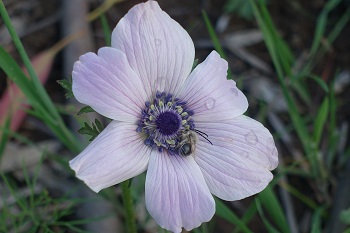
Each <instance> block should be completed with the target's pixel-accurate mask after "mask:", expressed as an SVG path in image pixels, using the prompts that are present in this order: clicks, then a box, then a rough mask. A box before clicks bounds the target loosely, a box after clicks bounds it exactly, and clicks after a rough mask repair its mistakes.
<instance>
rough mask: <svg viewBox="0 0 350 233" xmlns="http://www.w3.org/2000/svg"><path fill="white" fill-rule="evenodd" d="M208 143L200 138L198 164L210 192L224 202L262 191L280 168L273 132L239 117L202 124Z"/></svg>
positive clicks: (200, 126)
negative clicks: (273, 171)
mask: <svg viewBox="0 0 350 233" xmlns="http://www.w3.org/2000/svg"><path fill="white" fill-rule="evenodd" d="M197 128H198V129H199V130H201V131H203V132H205V133H206V134H208V136H209V137H208V138H209V140H210V141H211V142H212V143H213V145H211V144H209V143H208V142H207V141H206V140H204V139H203V138H201V137H198V139H199V140H198V143H197V146H196V152H195V160H196V162H197V163H198V165H199V166H200V168H201V170H202V172H203V175H204V178H205V180H206V182H207V184H208V186H209V189H210V191H211V192H212V193H213V194H214V195H216V196H217V197H219V198H221V199H224V200H229V201H233V200H239V199H242V198H245V197H248V196H251V195H253V194H256V193H258V192H260V191H261V190H263V189H264V188H265V187H266V186H267V184H268V183H269V182H270V181H271V179H272V174H271V172H270V170H272V169H274V168H276V166H277V165H278V154H277V149H276V147H275V144H274V140H273V138H272V135H271V134H270V132H269V131H268V130H267V129H266V128H265V127H264V126H263V125H262V124H260V123H259V122H257V121H255V120H253V119H251V118H249V117H246V116H239V117H236V118H234V119H230V120H226V121H222V122H216V123H199V124H197Z"/></svg>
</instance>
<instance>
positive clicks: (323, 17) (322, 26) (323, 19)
mask: <svg viewBox="0 0 350 233" xmlns="http://www.w3.org/2000/svg"><path fill="white" fill-rule="evenodd" d="M341 1H342V0H330V1H328V2H327V3H326V5H325V7H323V9H322V11H321V13H320V15H319V16H318V19H317V23H316V29H315V34H314V37H313V38H314V40H313V42H312V46H311V50H310V56H311V57H313V56H314V55H315V54H316V52H317V50H318V48H319V46H320V44H321V39H322V38H323V37H324V33H325V31H326V26H327V20H328V15H329V13H330V12H331V11H332V10H333V9H334V8H335V7H336V6H338V5H339V3H341Z"/></svg>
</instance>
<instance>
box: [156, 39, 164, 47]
mask: <svg viewBox="0 0 350 233" xmlns="http://www.w3.org/2000/svg"><path fill="white" fill-rule="evenodd" d="M154 43H155V44H156V46H160V45H161V44H162V41H161V40H160V39H155V40H154Z"/></svg>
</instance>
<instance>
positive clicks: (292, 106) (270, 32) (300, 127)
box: [250, 0, 318, 176]
mask: <svg viewBox="0 0 350 233" xmlns="http://www.w3.org/2000/svg"><path fill="white" fill-rule="evenodd" d="M250 2H251V4H252V6H253V10H254V14H255V16H256V19H257V21H258V24H259V27H260V29H261V31H262V33H263V37H264V40H265V44H266V47H267V49H268V51H269V54H270V56H271V58H272V62H273V64H274V66H275V69H276V72H277V77H278V79H279V82H280V84H281V88H282V93H283V96H284V98H285V100H286V102H287V105H288V113H289V115H290V118H291V120H292V123H293V126H294V127H295V130H296V132H297V134H298V137H299V139H300V142H301V143H302V145H303V148H304V151H305V154H306V156H307V158H308V160H309V162H310V163H311V172H312V174H313V175H314V176H317V173H318V168H317V166H318V163H317V161H316V160H315V159H314V157H315V156H313V155H314V154H315V153H316V152H314V151H313V149H312V147H311V146H312V142H311V138H310V135H309V133H308V131H307V127H306V125H305V123H304V121H303V119H302V117H301V116H300V114H299V110H298V108H297V105H296V102H295V100H294V99H293V97H292V96H291V94H290V92H289V90H288V88H287V86H286V79H285V76H286V71H284V69H283V65H282V64H281V63H282V62H281V60H283V59H284V58H283V57H280V55H279V53H278V50H279V48H278V47H276V46H277V45H278V44H279V42H277V41H278V40H281V39H280V37H279V36H278V34H276V32H275V31H276V30H275V29H274V27H273V28H271V23H270V24H268V23H266V21H269V22H270V19H271V17H270V16H269V14H268V12H267V10H266V8H264V5H263V4H261V3H260V4H259V3H258V5H257V4H256V2H255V1H253V0H250ZM261 8H263V10H262V9H261ZM276 40H277V41H276Z"/></svg>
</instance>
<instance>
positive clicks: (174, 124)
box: [136, 91, 194, 154]
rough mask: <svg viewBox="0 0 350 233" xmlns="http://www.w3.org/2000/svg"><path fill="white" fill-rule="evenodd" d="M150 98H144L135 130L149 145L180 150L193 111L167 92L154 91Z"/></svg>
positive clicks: (154, 147)
mask: <svg viewBox="0 0 350 233" xmlns="http://www.w3.org/2000/svg"><path fill="white" fill-rule="evenodd" d="M151 99H152V101H146V102H145V108H144V109H143V110H142V112H141V115H140V120H139V121H138V125H137V128H136V131H137V132H138V133H140V134H142V135H143V136H144V138H145V139H144V143H145V145H147V146H149V147H151V148H152V149H155V150H158V151H159V152H163V151H167V152H169V153H170V154H180V152H179V150H180V147H181V145H180V144H181V143H183V138H184V136H185V135H188V132H189V130H193V129H194V120H193V119H192V118H193V115H194V112H193V111H192V110H190V109H188V106H187V103H186V102H185V101H181V100H180V99H178V98H175V97H173V95H172V94H171V93H165V92H160V91H157V92H156V95H155V96H154V97H153V98H151Z"/></svg>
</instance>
